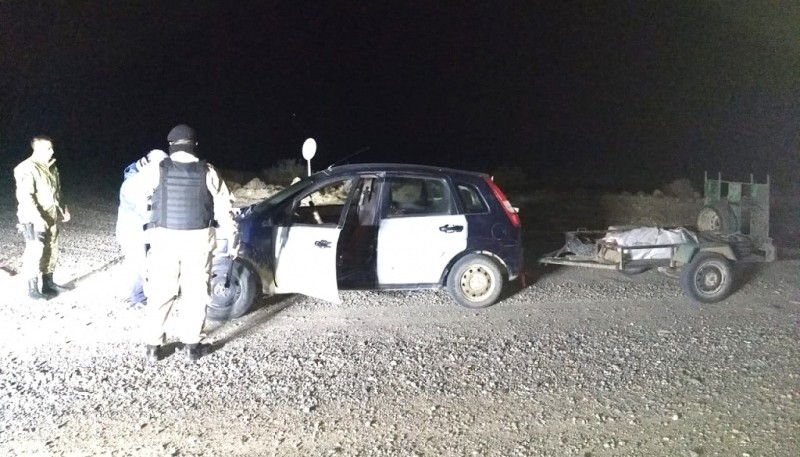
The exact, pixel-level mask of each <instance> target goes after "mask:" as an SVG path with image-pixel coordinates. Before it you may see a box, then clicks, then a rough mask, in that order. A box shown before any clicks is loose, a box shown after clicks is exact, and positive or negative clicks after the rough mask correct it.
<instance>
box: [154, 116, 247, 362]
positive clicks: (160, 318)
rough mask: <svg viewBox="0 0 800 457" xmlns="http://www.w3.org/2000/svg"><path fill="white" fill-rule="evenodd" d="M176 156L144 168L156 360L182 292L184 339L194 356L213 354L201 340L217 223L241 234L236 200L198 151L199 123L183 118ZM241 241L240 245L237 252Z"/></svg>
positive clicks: (174, 137)
mask: <svg viewBox="0 0 800 457" xmlns="http://www.w3.org/2000/svg"><path fill="white" fill-rule="evenodd" d="M167 141H169V152H170V155H169V157H167V158H166V159H164V160H162V161H161V163H159V166H158V167H153V168H151V169H148V168H145V169H144V170H142V172H141V173H142V177H143V180H144V182H145V183H146V188H147V189H148V190H149V192H148V196H149V197H150V201H151V202H152V206H151V216H150V223H149V224H148V230H147V234H146V237H147V240H148V241H149V243H150V250H149V252H148V256H147V281H146V282H145V295H147V302H148V303H147V317H146V322H145V326H146V328H145V331H144V339H145V343H146V355H147V358H148V359H149V360H151V361H158V360H160V359H161V358H162V356H163V350H162V347H163V345H164V342H165V337H166V325H165V324H166V321H167V318H168V317H169V314H170V311H171V309H172V305H173V303H174V302H175V300H176V299H177V298H178V297H179V296H180V301H181V306H180V311H179V318H180V321H179V322H178V323H177V333H178V335H177V336H178V338H179V339H180V341H181V343H183V345H184V347H185V348H186V354H187V356H188V358H189V359H190V360H197V359H199V358H200V357H202V356H204V355H205V354H207V353H208V352H209V350H210V346H209V345H207V344H205V343H203V342H201V340H202V331H203V326H204V325H205V319H206V306H207V305H208V304H209V303H210V300H211V296H210V291H209V287H210V279H211V261H212V255H213V254H212V253H213V251H214V249H215V246H216V227H217V226H219V227H220V229H223V230H225V231H226V232H228V231H229V232H230V233H232V234H234V236H235V234H236V233H237V228H236V224H235V221H234V218H233V209H232V206H233V199H232V197H231V193H230V191H229V190H228V187H227V186H226V185H225V182H224V181H223V180H222V178H221V177H220V175H219V173H218V172H217V170H216V169H215V168H214V167H213V166H211V165H210V164H208V163H206V162H205V161H202V160H200V159H198V157H197V156H196V155H195V154H196V152H195V150H196V148H197V140H196V136H195V132H194V130H193V129H192V128H191V127H189V126H187V125H183V124H181V125H178V126H176V127H175V128H173V129H172V131H170V133H169V135H168V136H167ZM235 249H236V247H234V250H233V252H235Z"/></svg>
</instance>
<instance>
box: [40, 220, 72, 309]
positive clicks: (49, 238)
mask: <svg viewBox="0 0 800 457" xmlns="http://www.w3.org/2000/svg"><path fill="white" fill-rule="evenodd" d="M58 236H59V229H58V225H56V224H52V225H49V226H48V227H47V228H46V229H45V232H44V250H43V253H42V261H41V269H42V292H43V293H45V294H48V295H58V294H59V293H62V292H66V291H68V290H69V289H67V288H66V287H62V286H60V285H58V284H56V283H55V282H54V281H53V272H54V271H55V269H56V263H58V246H59V243H58Z"/></svg>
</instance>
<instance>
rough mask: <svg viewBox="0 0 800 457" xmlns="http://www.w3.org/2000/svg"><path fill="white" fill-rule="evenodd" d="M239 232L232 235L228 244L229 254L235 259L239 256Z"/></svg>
mask: <svg viewBox="0 0 800 457" xmlns="http://www.w3.org/2000/svg"><path fill="white" fill-rule="evenodd" d="M239 244H240V243H239V234H238V233H235V234H234V235H233V237H231V240H230V245H229V246H228V256H229V257H230V258H232V259H235V258H236V257H238V256H239Z"/></svg>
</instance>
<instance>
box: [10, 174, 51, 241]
mask: <svg viewBox="0 0 800 457" xmlns="http://www.w3.org/2000/svg"><path fill="white" fill-rule="evenodd" d="M14 180H15V181H16V184H17V189H16V195H17V218H18V219H19V221H20V223H23V224H25V223H32V224H33V227H34V229H36V231H39V232H43V231H44V227H45V222H44V218H43V217H42V213H41V212H40V211H39V203H38V202H37V201H36V180H35V179H34V176H33V170H31V169H30V168H29V167H26V166H24V165H22V166H18V167H17V168H15V169H14Z"/></svg>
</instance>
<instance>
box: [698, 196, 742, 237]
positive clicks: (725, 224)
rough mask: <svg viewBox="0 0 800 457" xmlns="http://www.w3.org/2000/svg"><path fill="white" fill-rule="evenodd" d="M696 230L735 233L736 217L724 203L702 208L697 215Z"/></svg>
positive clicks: (736, 229)
mask: <svg viewBox="0 0 800 457" xmlns="http://www.w3.org/2000/svg"><path fill="white" fill-rule="evenodd" d="M697 230H699V231H701V232H718V233H734V232H737V231H738V227H737V224H736V215H735V214H734V213H733V209H731V206H730V205H729V204H728V203H727V202H725V201H720V202H716V203H714V204H712V205H709V206H704V207H703V209H701V210H700V212H699V213H698V214H697Z"/></svg>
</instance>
